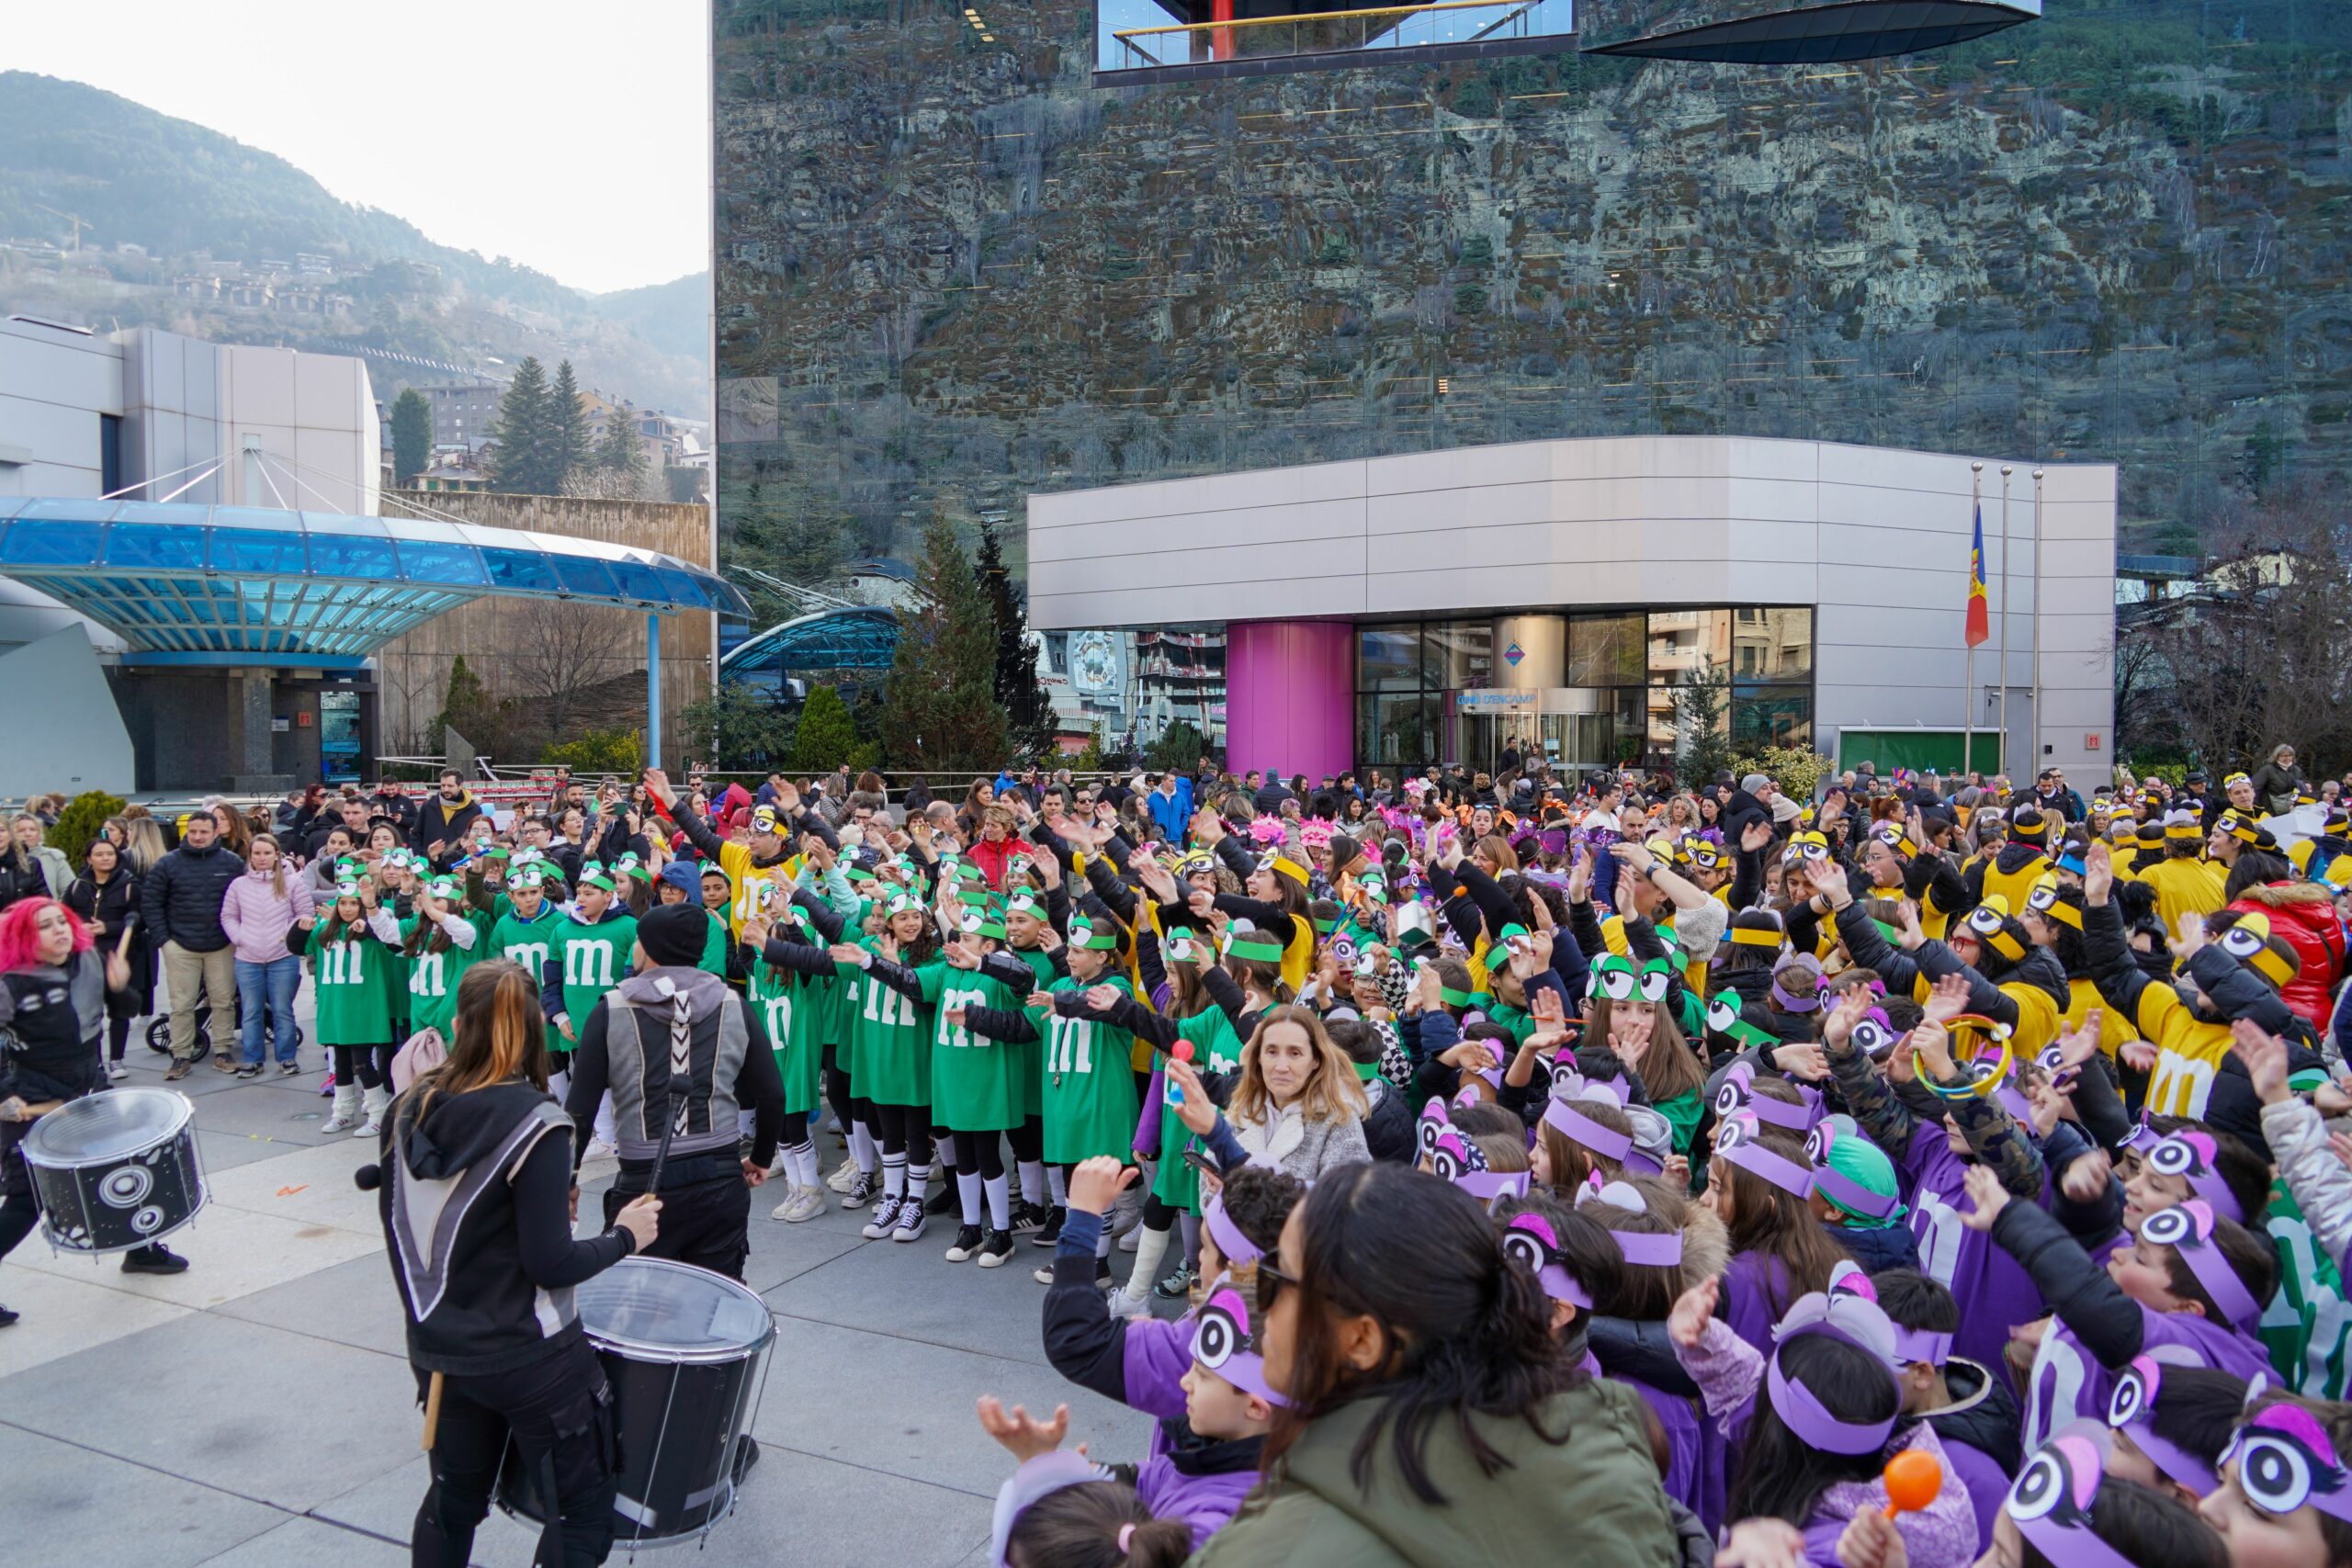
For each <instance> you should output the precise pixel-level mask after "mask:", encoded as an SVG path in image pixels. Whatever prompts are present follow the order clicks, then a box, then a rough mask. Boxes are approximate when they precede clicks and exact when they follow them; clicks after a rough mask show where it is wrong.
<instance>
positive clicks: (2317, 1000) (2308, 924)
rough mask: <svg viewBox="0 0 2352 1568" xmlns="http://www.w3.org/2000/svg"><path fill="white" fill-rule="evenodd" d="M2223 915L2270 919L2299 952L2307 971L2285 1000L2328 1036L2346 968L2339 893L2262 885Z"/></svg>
mask: <svg viewBox="0 0 2352 1568" xmlns="http://www.w3.org/2000/svg"><path fill="white" fill-rule="evenodd" d="M2223 912H2224V913H2227V914H2235V915H2240V916H2244V915H2246V914H2251V913H2259V914H2261V915H2264V916H2266V917H2267V918H2268V919H2269V921H2270V929H2271V931H2272V932H2273V933H2275V934H2276V935H2278V936H2281V937H2284V938H2286V940H2287V941H2288V942H2289V943H2290V944H2291V945H2292V946H2293V947H2294V949H2295V956H2296V957H2297V958H2298V959H2300V960H2301V963H2302V967H2301V969H2299V970H2297V971H2296V973H2295V977H2294V978H2293V979H2291V980H2290V981H2288V982H2287V985H2286V987H2285V988H2284V989H2282V990H2281V991H2280V992H2279V993H2278V996H2279V999H2280V1000H2281V1001H2284V1002H2285V1003H2286V1004H2287V1006H2288V1007H2289V1008H2290V1009H2292V1010H2294V1011H2295V1012H2296V1013H2298V1014H2300V1015H2301V1017H2302V1018H2303V1019H2305V1020H2306V1021H2309V1022H2310V1024H2311V1026H2312V1028H2313V1029H2314V1030H2317V1031H2319V1032H2321V1033H2323V1034H2324V1033H2325V1032H2326V1030H2327V1021H2328V1015H2329V1013H2330V1012H2331V1011H2332V1010H2333V1005H2334V1004H2333V993H2334V991H2335V983H2336V981H2338V980H2340V979H2342V978H2343V977H2344V964H2345V940H2344V921H2343V920H2342V919H2341V918H2339V917H2338V916H2337V914H2336V912H2335V890H2334V889H2333V888H2330V887H2328V886H2326V885H2325V884H2324V883H2318V882H2296V881H2292V880H2289V881H2283V882H2268V883H2258V884H2256V885H2255V886H2251V887H2247V888H2245V889H2243V890H2242V891H2241V892H2240V893H2239V894H2238V896H2237V897H2235V898H2233V899H2232V900H2231V901H2230V903H2229V905H2228V906H2227V907H2226V908H2225V909H2224V911H2223Z"/></svg>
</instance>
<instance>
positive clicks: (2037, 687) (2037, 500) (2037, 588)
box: [2033, 468, 2043, 773]
mask: <svg viewBox="0 0 2352 1568" xmlns="http://www.w3.org/2000/svg"><path fill="white" fill-rule="evenodd" d="M2042 756H2043V752H2042V750H2041V469H2040V468H2036V469H2034V470H2033V766H2034V771H2035V772H2036V773H2039V772H2041V759H2042Z"/></svg>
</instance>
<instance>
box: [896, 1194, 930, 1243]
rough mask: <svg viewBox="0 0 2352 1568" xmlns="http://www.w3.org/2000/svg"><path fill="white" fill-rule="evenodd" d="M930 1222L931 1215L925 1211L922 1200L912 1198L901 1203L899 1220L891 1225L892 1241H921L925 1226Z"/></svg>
mask: <svg viewBox="0 0 2352 1568" xmlns="http://www.w3.org/2000/svg"><path fill="white" fill-rule="evenodd" d="M930 1223H931V1216H930V1215H929V1214H926V1213H923V1211H922V1202H921V1201H918V1200H916V1199H913V1198H910V1199H908V1200H907V1201H905V1202H903V1203H900V1204H899V1221H898V1224H894V1225H892V1226H891V1227H890V1239H891V1240H892V1241H921V1240H922V1231H923V1226H925V1225H926V1224H930Z"/></svg>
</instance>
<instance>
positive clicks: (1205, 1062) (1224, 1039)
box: [1151, 932, 1282, 1214]
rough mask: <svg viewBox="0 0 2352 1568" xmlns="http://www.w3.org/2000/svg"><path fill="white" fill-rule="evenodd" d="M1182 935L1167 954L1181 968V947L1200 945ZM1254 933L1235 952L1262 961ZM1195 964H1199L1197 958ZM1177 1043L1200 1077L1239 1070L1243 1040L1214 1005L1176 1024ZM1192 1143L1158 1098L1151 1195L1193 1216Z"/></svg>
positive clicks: (1196, 1208) (1195, 1176)
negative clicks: (1252, 947)
mask: <svg viewBox="0 0 2352 1568" xmlns="http://www.w3.org/2000/svg"><path fill="white" fill-rule="evenodd" d="M1252 934H1254V933H1250V932H1244V933H1242V934H1241V935H1240V936H1238V937H1236V938H1235V939H1234V947H1235V949H1236V951H1238V952H1240V953H1241V954H1242V956H1244V957H1257V956H1260V955H1259V954H1257V953H1251V952H1250V951H1249V950H1248V944H1249V938H1250V935H1252ZM1182 936H1183V939H1184V940H1183V942H1182V943H1179V942H1171V944H1170V949H1169V956H1170V957H1171V958H1175V959H1177V960H1178V961H1179V962H1180V963H1181V962H1185V961H1187V959H1188V957H1190V956H1191V955H1188V954H1187V953H1186V952H1185V951H1184V949H1185V946H1186V945H1189V944H1190V943H1193V942H1198V941H1199V940H1200V939H1199V938H1197V937H1193V936H1192V935H1191V933H1189V932H1185V933H1182ZM1264 945H1265V947H1266V948H1267V949H1269V950H1270V951H1271V952H1272V957H1271V958H1269V959H1267V960H1266V962H1268V963H1272V964H1279V963H1281V962H1282V949H1281V948H1280V947H1279V946H1278V945H1276V944H1275V943H1274V942H1271V941H1268V942H1265V943H1264ZM1193 961H1195V962H1197V959H1193ZM1176 1038H1177V1039H1179V1040H1189V1041H1191V1042H1192V1043H1193V1067H1194V1068H1195V1069H1196V1070H1198V1072H1199V1073H1200V1075H1201V1076H1202V1077H1204V1078H1205V1077H1212V1076H1214V1075H1216V1074H1220V1073H1230V1072H1233V1071H1236V1070H1237V1069H1238V1068H1239V1067H1240V1066H1241V1036H1239V1035H1238V1034H1236V1033H1235V1032H1233V1021H1232V1020H1231V1019H1228V1018H1227V1017H1226V1016H1225V1010H1224V1009H1223V1008H1221V1007H1218V1006H1217V1005H1216V1003H1214V1002H1211V1003H1209V1004H1208V1005H1207V1006H1205V1007H1204V1008H1202V1009H1201V1010H1200V1011H1198V1012H1196V1013H1194V1014H1193V1016H1192V1017H1190V1018H1187V1019H1180V1020H1178V1021H1177V1024H1176ZM1168 1087H1169V1090H1170V1092H1172V1091H1173V1089H1174V1087H1175V1086H1174V1085H1172V1084H1170V1085H1169V1086H1168ZM1192 1141H1193V1130H1192V1129H1191V1128H1190V1127H1187V1126H1185V1125H1184V1122H1183V1120H1182V1118H1181V1117H1179V1116H1178V1115H1177V1114H1176V1107H1175V1104H1174V1102H1173V1101H1171V1100H1170V1099H1169V1098H1168V1094H1167V1093H1165V1092H1164V1093H1162V1094H1161V1096H1160V1101H1159V1169H1158V1170H1157V1171H1156V1172H1154V1173H1153V1175H1152V1179H1151V1195H1152V1196H1153V1197H1155V1198H1157V1199H1159V1201H1161V1202H1163V1203H1165V1204H1167V1205H1169V1206H1170V1208H1175V1209H1183V1210H1186V1211H1187V1212H1189V1213H1195V1214H1197V1213H1200V1212H1201V1173H1200V1172H1199V1171H1196V1170H1194V1169H1193V1168H1192V1166H1191V1165H1190V1164H1189V1163H1187V1162H1186V1160H1185V1159H1184V1149H1185V1147H1186V1145H1189V1144H1190V1143H1192Z"/></svg>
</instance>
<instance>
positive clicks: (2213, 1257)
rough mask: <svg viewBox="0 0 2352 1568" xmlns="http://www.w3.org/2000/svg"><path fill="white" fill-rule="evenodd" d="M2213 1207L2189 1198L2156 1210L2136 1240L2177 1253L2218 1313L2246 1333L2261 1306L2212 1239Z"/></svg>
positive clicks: (2257, 1319) (2143, 1223) (2257, 1320)
mask: <svg viewBox="0 0 2352 1568" xmlns="http://www.w3.org/2000/svg"><path fill="white" fill-rule="evenodd" d="M2213 1225H2214V1218H2213V1206H2212V1205H2211V1204H2210V1203H2208V1202H2206V1201H2205V1200H2204V1199H2202V1198H2191V1199H2189V1200H2188V1201H2186V1202H2181V1203H2176V1204H2174V1205H2173V1206H2172V1207H2171V1208H2169V1209H2159V1210H2157V1211H2156V1212H2155V1213H2153V1214H2150V1215H2149V1216H2148V1217H2147V1218H2146V1219H2144V1220H2142V1221H2141V1222H2140V1239H2141V1240H2142V1241H2153V1242H2154V1243H2155V1244H2156V1245H2157V1246H2159V1247H2171V1248H2172V1249H2173V1250H2174V1251H2175V1252H2177V1253H2178V1254H2180V1257H2181V1259H2182V1261H2184V1262H2186V1263H2187V1264H2188V1271H2189V1272H2190V1273H2191V1274H2193V1275H2195V1276H2196V1277H2197V1282H2198V1283H2199V1284H2200V1285H2202V1286H2204V1287H2205V1293H2206V1294H2207V1295H2209V1296H2211V1297H2212V1298H2213V1304H2214V1305H2215V1306H2217V1307H2220V1308H2221V1309H2222V1316H2223V1317H2225V1318H2227V1319H2229V1321H2230V1322H2231V1323H2232V1324H2233V1325H2236V1326H2237V1327H2238V1328H2240V1329H2243V1330H2244V1331H2245V1332H2246V1333H2248V1334H2252V1333H2253V1332H2254V1330H2255V1325H2256V1324H2258V1323H2260V1322H2261V1321H2262V1308H2261V1307H2260V1306H2259V1305H2257V1304H2256V1302H2255V1299H2254V1296H2253V1295H2252V1293H2251V1292H2248V1291H2247V1290H2246V1288H2245V1281H2244V1280H2240V1279H2239V1278H2238V1273H2237V1270H2236V1269H2233V1268H2231V1267H2230V1260H2229V1259H2228V1258H2224V1257H2222V1249H2221V1247H2220V1246H2219V1245H2218V1244H2216V1243H2215V1242H2214V1240H2213Z"/></svg>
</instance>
